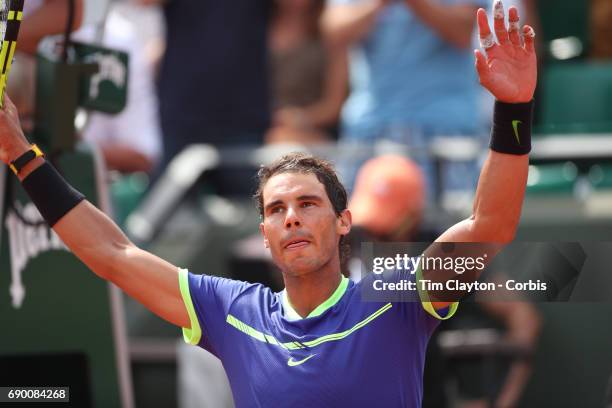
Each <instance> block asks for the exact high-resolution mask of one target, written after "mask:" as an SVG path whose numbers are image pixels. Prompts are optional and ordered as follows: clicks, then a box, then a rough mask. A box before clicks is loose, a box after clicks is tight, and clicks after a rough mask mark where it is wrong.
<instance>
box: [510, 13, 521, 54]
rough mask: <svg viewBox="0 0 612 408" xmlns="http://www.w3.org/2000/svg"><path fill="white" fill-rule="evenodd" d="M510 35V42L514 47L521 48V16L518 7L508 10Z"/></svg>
mask: <svg viewBox="0 0 612 408" xmlns="http://www.w3.org/2000/svg"><path fill="white" fill-rule="evenodd" d="M508 22H509V24H508V29H509V30H508V35H509V37H510V42H511V43H512V44H514V45H517V46H519V47H520V46H521V36H520V29H521V26H520V25H519V15H518V10H517V9H516V7H510V9H509V10H508Z"/></svg>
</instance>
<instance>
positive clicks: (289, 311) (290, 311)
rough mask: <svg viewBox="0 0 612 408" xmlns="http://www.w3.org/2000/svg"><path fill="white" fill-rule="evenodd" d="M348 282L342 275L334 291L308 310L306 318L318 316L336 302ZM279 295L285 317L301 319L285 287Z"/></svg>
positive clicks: (344, 290)
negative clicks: (311, 309) (323, 300)
mask: <svg viewBox="0 0 612 408" xmlns="http://www.w3.org/2000/svg"><path fill="white" fill-rule="evenodd" d="M348 283H349V280H348V278H346V277H344V276H342V279H341V280H340V284H339V285H338V287H337V288H336V290H335V291H334V293H332V295H331V296H330V297H329V298H328V299H327V300H326V301H325V302H323V303H321V304H320V305H319V306H317V307H316V308H315V309H314V310H313V311H312V312H310V314H309V315H308V316H306V318H309V317H316V316H320V315H322V314H323V312H325V311H326V310H327V309H329V308H331V307H332V306H334V305H335V304H336V303H338V301H339V300H340V299H341V298H342V295H344V292H346V289H347V288H348ZM281 296H282V302H283V310H284V316H285V319H287V320H289V321H295V320H301V319H303V318H302V316H300V314H299V313H298V312H296V311H295V309H294V308H293V306H291V303H290V302H289V297H288V296H287V289H285V290H283V292H282V294H281Z"/></svg>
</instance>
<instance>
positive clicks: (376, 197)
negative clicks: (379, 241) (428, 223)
mask: <svg viewBox="0 0 612 408" xmlns="http://www.w3.org/2000/svg"><path fill="white" fill-rule="evenodd" d="M424 204H425V181H424V178H423V172H422V171H421V169H420V168H419V167H418V166H417V165H416V164H415V163H414V162H412V161H411V160H409V159H407V158H405V157H402V156H397V155H385V156H379V157H376V158H373V159H370V160H368V161H367V162H366V163H365V164H364V165H363V166H362V167H361V169H359V173H358V174H357V179H356V182H355V189H354V191H353V195H352V196H351V199H350V202H349V209H350V211H351V214H352V216H353V224H355V225H360V226H362V227H365V228H366V229H368V230H369V231H371V232H373V233H376V234H390V233H393V232H394V231H395V230H396V229H397V228H398V227H400V226H401V225H402V224H403V223H404V222H405V221H406V217H420V213H421V211H422V210H423V206H424Z"/></svg>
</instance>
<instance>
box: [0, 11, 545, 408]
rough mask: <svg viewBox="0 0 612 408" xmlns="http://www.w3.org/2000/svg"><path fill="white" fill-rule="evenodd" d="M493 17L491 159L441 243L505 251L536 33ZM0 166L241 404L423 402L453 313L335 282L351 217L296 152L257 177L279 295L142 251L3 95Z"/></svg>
mask: <svg viewBox="0 0 612 408" xmlns="http://www.w3.org/2000/svg"><path fill="white" fill-rule="evenodd" d="M494 13H495V16H494V17H495V19H494V22H495V24H494V29H495V33H496V36H497V42H496V41H495V40H494V37H493V34H492V33H491V31H490V29H489V26H488V23H487V17H486V14H485V11H484V10H482V9H480V10H478V14H477V20H478V26H479V31H480V38H481V42H482V46H483V49H484V52H485V53H486V55H485V53H483V52H481V51H475V56H476V69H477V70H478V74H479V76H480V81H481V83H482V84H483V85H484V86H485V87H486V88H487V89H488V90H489V91H490V92H491V93H492V94H493V95H494V96H495V97H496V99H497V101H496V105H495V115H494V119H493V122H494V123H493V130H492V135H491V143H490V151H489V154H488V158H487V160H486V163H485V165H484V167H483V169H482V173H481V176H480V181H479V184H478V189H477V192H476V199H475V203H474V212H473V215H472V216H471V217H470V218H469V219H466V220H464V221H462V222H459V223H458V224H456V225H454V226H453V227H451V228H450V229H449V230H447V231H446V232H444V233H443V234H442V235H441V236H440V237H439V239H438V241H440V242H444V241H447V242H509V241H511V240H512V238H513V236H514V231H515V229H516V227H517V224H518V222H519V218H520V211H521V205H522V202H523V195H524V191H525V185H526V180H527V166H528V156H527V154H528V152H529V151H530V146H531V141H530V138H531V135H530V131H531V130H530V129H531V111H532V98H533V93H534V89H535V84H536V57H535V54H534V49H533V40H534V32H533V30H532V29H531V28H530V27H528V26H525V27H523V28H522V29H519V26H518V20H519V17H518V14H517V11H516V9H510V12H509V21H510V23H509V25H508V27H506V24H505V18H504V10H503V7H502V6H501V2H498V3H496V5H495V12H494ZM407 74H409V73H407ZM0 159H2V160H3V161H4V162H5V163H7V164H10V167H11V169H12V170H13V171H14V172H15V173H16V174H17V176H18V177H19V179H20V180H21V181H22V184H23V187H24V189H25V190H26V191H27V192H28V194H29V195H30V197H31V199H32V201H33V202H34V203H35V204H36V205H37V207H38V208H39V210H40V212H41V214H42V215H43V217H44V218H45V219H46V220H47V222H48V223H49V224H50V225H51V226H52V227H53V228H54V230H55V232H57V234H58V235H59V236H60V237H61V238H62V240H63V241H64V242H65V243H66V245H67V246H68V247H69V248H70V249H71V250H72V252H73V253H74V254H75V255H76V256H78V257H79V258H80V259H81V260H82V261H83V262H84V263H85V264H87V266H88V267H89V268H91V270H92V271H93V272H94V273H96V274H97V275H98V276H100V277H101V278H103V279H106V280H108V281H111V282H113V283H114V284H116V285H117V286H119V287H120V288H122V289H123V290H124V291H125V292H127V293H128V294H129V295H130V296H132V297H133V298H135V299H137V300H138V301H140V302H141V303H142V304H144V305H145V306H146V307H148V308H149V309H150V310H151V311H153V312H154V313H156V314H157V315H159V316H161V317H162V318H164V319H166V320H167V321H169V322H170V323H172V324H175V325H177V326H179V327H181V328H183V334H184V337H185V340H186V341H187V342H189V343H191V344H194V345H198V346H200V347H202V348H204V349H206V350H208V351H209V352H211V353H213V354H214V355H216V356H217V357H219V358H220V359H221V361H222V362H223V365H224V367H225V370H226V372H227V375H228V378H229V381H230V384H231V387H232V392H233V395H234V400H235V403H236V405H237V406H239V407H247V406H249V407H250V406H261V407H271V406H274V407H277V406H294V407H336V406H353V407H357V406H364V407H372V406H383V407H391V406H403V407H416V406H420V404H421V395H422V374H423V365H424V356H425V349H426V346H427V341H428V339H429V336H430V334H431V333H432V331H433V330H434V328H435V327H436V325H437V322H438V320H439V319H441V318H448V317H449V316H450V315H451V314H452V313H453V311H454V309H456V304H455V303H452V304H451V303H449V302H438V303H433V304H432V303H429V302H423V304H421V303H418V302H416V303H415V302H405V303H393V302H388V303H385V302H381V303H377V302H364V301H362V298H361V295H360V290H359V287H360V284H355V283H352V282H349V281H348V280H347V279H345V278H343V277H342V275H341V273H340V250H339V248H340V246H341V240H342V238H343V237H344V236H345V235H346V234H348V233H349V231H350V228H351V214H350V212H349V211H348V210H347V209H346V205H347V197H346V192H345V190H344V188H343V187H342V185H341V184H340V183H339V182H338V179H337V177H336V175H335V173H334V171H333V169H332V168H331V167H330V165H329V164H328V163H326V162H324V161H321V160H318V159H316V158H312V157H308V156H302V155H289V156H286V157H284V158H282V159H280V160H279V161H277V162H276V163H274V164H272V165H271V166H268V167H264V168H262V169H261V171H260V173H259V176H260V186H259V190H258V193H257V198H258V200H259V207H260V210H261V216H262V222H261V232H262V234H263V241H264V244H265V246H266V247H268V248H269V249H270V251H271V254H272V257H273V259H274V262H275V263H276V265H277V266H278V267H279V268H280V270H281V271H282V274H283V278H284V281H285V290H283V291H282V292H280V293H273V292H272V291H270V290H269V289H268V288H265V287H262V286H261V285H256V284H248V283H244V282H238V281H232V280H228V279H222V278H218V277H213V276H208V275H196V274H191V273H189V272H188V271H186V270H182V269H179V268H177V267H176V266H174V265H171V264H169V263H168V262H166V261H164V260H162V259H160V258H158V257H156V256H155V255H152V254H150V253H147V252H145V251H143V250H141V249H139V248H137V247H135V246H134V245H133V244H132V243H131V242H130V241H129V240H128V239H127V238H126V237H125V235H124V234H123V233H122V232H121V231H120V230H119V228H118V227H117V226H116V225H115V224H114V223H113V222H112V221H111V220H110V219H109V218H107V217H106V216H105V215H104V214H103V213H102V212H100V211H98V210H97V209H96V208H95V207H94V206H93V205H91V204H90V203H89V202H87V201H86V200H85V199H84V198H83V196H82V195H81V194H80V193H78V192H77V191H75V190H74V189H72V188H71V187H70V186H69V185H68V184H67V183H66V182H65V181H64V180H63V179H62V178H61V177H60V176H59V175H58V173H57V172H56V171H55V170H54V169H53V167H52V166H51V165H50V164H49V163H48V162H46V161H45V160H44V158H43V157H41V152H40V151H39V150H38V149H37V148H33V147H32V146H31V145H30V144H29V143H28V141H27V140H26V138H25V137H24V135H23V133H22V131H21V129H20V126H19V118H18V114H17V112H16V109H15V107H14V105H13V104H12V103H11V102H10V101H9V100H8V99H7V104H6V108H5V110H4V111H2V112H0ZM406 199H409V197H406ZM381 211H384V209H381ZM202 381H206V378H202Z"/></svg>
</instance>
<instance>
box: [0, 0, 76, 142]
mask: <svg viewBox="0 0 612 408" xmlns="http://www.w3.org/2000/svg"><path fill="white" fill-rule="evenodd" d="M74 6H75V8H74V21H73V29H77V28H78V27H80V25H81V22H82V20H83V12H84V10H83V1H82V0H77V1H75V2H74ZM23 14H24V18H23V21H22V24H21V27H20V30H19V41H18V42H17V52H16V53H15V60H14V61H13V65H12V69H11V75H9V82H8V93H9V94H11V96H13V100H14V103H15V105H16V106H17V108H18V109H19V113H20V115H21V120H22V125H23V127H24V130H25V131H26V132H29V131H31V130H32V129H33V128H34V123H33V115H34V94H35V88H36V87H35V71H36V64H35V61H34V57H33V55H34V54H35V53H36V49H37V47H38V43H39V42H40V40H42V39H43V38H44V37H46V36H48V35H54V34H60V33H63V32H65V30H66V16H67V14H68V2H66V1H65V0H28V1H26V2H25V3H24V5H23Z"/></svg>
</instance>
